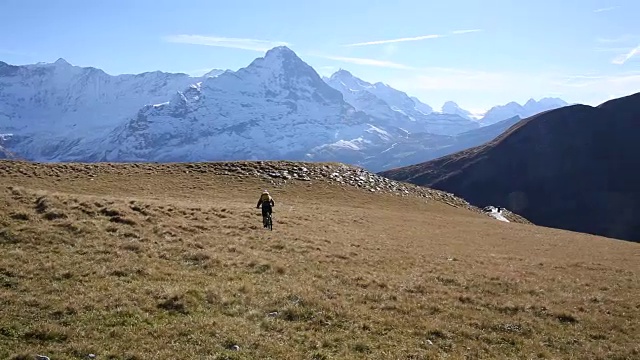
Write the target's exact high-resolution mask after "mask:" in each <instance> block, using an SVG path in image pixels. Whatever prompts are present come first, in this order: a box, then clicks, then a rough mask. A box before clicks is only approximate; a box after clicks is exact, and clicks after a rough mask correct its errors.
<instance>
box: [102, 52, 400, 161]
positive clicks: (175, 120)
mask: <svg viewBox="0 0 640 360" xmlns="http://www.w3.org/2000/svg"><path fill="white" fill-rule="evenodd" d="M373 122H374V119H372V118H371V117H370V116H368V115H366V114H365V113H363V112H359V111H357V110H356V109H354V108H353V107H352V106H351V105H349V104H347V103H346V102H345V101H344V100H343V97H342V94H340V92H338V91H337V90H335V89H333V88H331V87H330V86H328V85H327V84H326V83H325V82H324V81H323V80H322V79H321V78H320V76H319V75H318V74H317V73H316V72H315V70H314V69H313V68H312V67H311V66H309V65H307V64H306V63H305V62H303V61H302V60H301V59H300V58H298V56H297V55H296V54H295V53H294V52H293V51H291V50H290V49H288V48H287V47H284V46H281V47H276V48H274V49H271V50H269V51H268V52H267V53H266V54H265V56H264V57H261V58H258V59H256V60H254V61H253V62H252V63H251V64H250V65H248V66H247V67H245V68H242V69H240V70H238V71H236V72H234V73H223V74H220V75H218V76H217V77H210V78H206V79H204V80H202V81H200V82H198V83H196V84H193V85H191V86H190V87H189V88H188V89H187V90H185V91H181V92H178V93H177V94H176V95H175V96H173V98H172V99H171V100H170V101H169V102H167V103H163V104H158V105H148V106H145V107H144V108H142V109H141V110H140V111H139V112H138V114H137V116H135V117H134V118H133V119H131V120H130V121H128V122H127V123H125V124H123V125H121V126H119V127H118V128H117V129H115V130H114V131H113V132H112V133H111V134H110V135H109V136H108V137H107V139H105V140H104V141H102V142H101V143H100V144H99V145H98V146H96V147H95V149H97V151H94V152H93V154H92V158H93V159H94V160H108V161H142V160H146V161H148V160H153V161H202V160H222V159H225V160H235V159H304V158H306V157H308V155H307V154H309V156H312V155H313V149H314V148H319V149H320V148H322V149H323V150H325V153H324V156H325V157H330V158H331V159H332V160H333V159H335V157H334V156H333V154H334V152H331V153H326V150H327V147H330V148H332V149H334V150H335V151H340V150H347V151H357V152H362V151H366V150H367V148H368V147H370V146H373V147H376V146H380V144H383V143H386V142H389V141H392V138H393V137H394V136H398V134H397V133H396V134H392V133H390V132H388V131H387V130H384V129H381V128H378V127H376V126H375V125H373V124H372V123H373ZM310 153H311V154H310Z"/></svg>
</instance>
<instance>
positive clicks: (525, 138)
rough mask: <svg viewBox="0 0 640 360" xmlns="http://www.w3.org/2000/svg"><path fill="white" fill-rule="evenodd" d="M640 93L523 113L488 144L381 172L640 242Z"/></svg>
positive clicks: (537, 218)
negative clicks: (526, 115) (594, 104)
mask: <svg viewBox="0 0 640 360" xmlns="http://www.w3.org/2000/svg"><path fill="white" fill-rule="evenodd" d="M639 140H640V93H637V94H634V95H630V96H627V97H623V98H619V99H615V100H611V101H607V102H605V103H603V104H602V105H600V106H598V107H591V106H585V105H571V106H566V107H563V108H561V109H556V110H551V111H547V112H544V113H541V114H538V115H535V116H532V117H529V118H527V119H524V120H522V121H520V122H518V123H517V124H515V125H513V126H512V127H511V128H509V129H508V130H507V131H506V132H505V133H504V134H502V135H500V136H499V137H498V138H496V139H495V140H493V141H490V142H488V143H486V144H484V145H482V146H478V147H474V148H471V149H467V150H464V151H461V152H457V153H454V154H451V155H448V156H445V157H442V158H439V159H436V160H433V161H430V162H426V163H420V164H416V165H412V166H407V167H402V168H397V169H393V170H389V171H385V172H382V173H381V174H382V175H384V176H386V177H389V178H392V179H395V180H403V181H409V182H412V183H415V184H418V185H425V186H428V187H432V188H436V189H441V190H445V191H449V192H452V193H454V194H456V195H457V196H460V197H462V198H464V199H466V200H468V201H469V202H471V203H472V204H474V205H476V206H486V205H494V206H502V207H506V208H508V209H510V210H512V211H514V212H516V213H518V214H521V215H523V216H524V217H526V218H527V219H529V220H531V221H532V222H534V223H536V224H538V225H543V226H549V227H555V228H562V229H568V230H574V231H579V232H586V233H592V234H598V235H603V236H608V237H612V238H619V239H625V240H632V241H640V221H639V219H640V156H638V154H640V142H639Z"/></svg>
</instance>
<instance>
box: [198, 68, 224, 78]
mask: <svg viewBox="0 0 640 360" xmlns="http://www.w3.org/2000/svg"><path fill="white" fill-rule="evenodd" d="M224 72H225V70H220V69H213V70H211V71H209V72H208V73H206V74H204V75H202V77H205V78H209V77H216V76H218V75H220V74H222V73H224Z"/></svg>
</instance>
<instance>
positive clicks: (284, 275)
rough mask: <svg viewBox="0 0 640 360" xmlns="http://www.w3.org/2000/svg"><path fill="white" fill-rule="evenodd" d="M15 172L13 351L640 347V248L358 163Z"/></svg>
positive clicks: (239, 354)
mask: <svg viewBox="0 0 640 360" xmlns="http://www.w3.org/2000/svg"><path fill="white" fill-rule="evenodd" d="M0 184H1V185H0V253H1V254H2V256H0V304H2V306H0V359H11V360H20V359H33V358H34V355H35V354H41V355H46V356H49V357H50V358H51V359H54V360H56V359H83V358H87V355H88V354H95V357H96V358H97V359H236V360H242V359H283V360H289V359H408V358H411V359H442V358H450V359H497V358H500V359H502V358H508V359H532V358H539V359H564V358H576V359H578V358H579V359H605V358H606V359H631V358H637V357H638V354H640V346H639V345H638V342H637V334H638V332H639V331H640V327H639V325H638V324H640V321H639V320H640V306H638V298H637V294H638V293H639V292H640V283H638V281H637V279H638V273H639V272H640V263H638V261H637V255H636V253H635V252H637V246H636V244H631V243H626V242H621V241H613V240H609V239H604V238H600V237H595V236H589V235H584V234H576V233H571V232H566V231H562V230H556V229H548V228H540V227H536V226H532V225H526V224H515V223H505V222H501V221H497V220H495V219H492V218H490V217H489V216H486V215H483V214H480V213H478V212H475V211H470V210H473V209H469V208H467V207H466V205H465V203H464V201H462V200H460V199H457V198H455V197H453V196H451V195H448V194H445V193H443V192H440V191H432V190H429V189H424V188H422V189H420V188H418V187H416V186H412V185H405V184H399V183H395V182H393V181H390V180H386V181H385V179H379V178H378V177H375V176H373V175H371V174H368V173H366V172H364V171H362V170H359V169H356V168H353V167H346V166H342V165H339V164H309V163H304V164H303V163H289V162H278V163H275V162H264V163H260V162H245V163H215V164H209V163H199V164H47V165H42V164H31V163H25V162H14V161H0ZM264 188H268V189H269V190H271V193H272V195H273V196H274V199H275V201H276V207H275V209H274V211H275V212H274V220H275V227H274V230H273V231H268V230H265V229H263V228H262V227H261V226H260V215H259V214H260V211H259V210H257V209H256V208H255V204H256V201H257V197H258V196H259V194H260V193H261V191H262V189H264ZM372 189H373V190H374V191H372Z"/></svg>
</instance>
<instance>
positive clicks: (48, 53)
mask: <svg viewBox="0 0 640 360" xmlns="http://www.w3.org/2000/svg"><path fill="white" fill-rule="evenodd" d="M638 14H640V1H637V0H612V1H608V0H598V1H596V0H556V1H553V0H541V1H527V2H525V1H520V0H464V1H463V0H447V1H427V0H414V1H407V0H404V1H403V0H395V1H390V0H363V1H360V0H357V1H356V0H341V1H336V0H326V1H322V2H319V1H318V2H311V1H299V0H298V1H293V0H291V1H289V0H286V1H285V0H270V1H265V0H260V1H258V0H252V1H242V0H237V1H235V2H234V3H232V2H223V1H204V0H190V1H185V2H181V1H176V0H172V1H165V0H126V1H125V0H110V1H87V0H82V1H81V0H58V1H51V0H41V1H35V0H2V10H1V11H0V60H2V61H5V62H8V63H11V64H27V63H35V62H40V61H46V62H51V61H55V60H56V59H57V58H59V57H63V58H65V59H66V60H67V61H69V62H70V63H72V64H74V65H80V66H94V67H98V68H101V69H103V70H105V71H106V72H108V73H110V74H120V73H138V72H144V71H153V70H162V71H171V72H187V73H191V74H202V73H204V72H205V71H206V70H209V69H212V68H222V69H232V70H236V69H238V68H240V67H244V66H246V65H247V64H248V63H250V62H251V61H252V60H253V59H254V58H256V57H259V56H262V55H263V53H264V51H265V50H266V49H268V48H270V47H273V46H277V45H280V44H286V45H287V46H289V47H290V48H291V49H293V50H294V51H296V52H297V53H298V55H299V56H300V57H301V58H302V59H303V60H304V61H306V62H307V63H309V64H310V65H312V66H313V67H314V68H316V70H317V71H318V72H319V73H320V74H322V75H329V74H331V73H332V72H333V71H335V70H337V69H339V68H344V69H347V70H349V71H351V72H352V73H353V74H354V75H356V76H359V77H361V78H363V79H364V80H367V81H370V82H377V81H382V82H385V83H388V84H390V85H391V86H394V87H396V88H398V89H401V90H403V91H406V92H407V93H409V94H410V95H415V96H417V97H419V98H420V99H421V100H423V101H424V102H426V103H428V104H430V105H432V106H434V107H436V108H439V107H440V106H441V105H442V103H443V102H444V101H446V100H454V101H457V102H458V103H459V104H460V105H461V106H462V107H464V108H467V109H470V110H474V111H480V110H483V109H487V108H489V107H491V106H493V105H496V104H502V103H506V102H509V101H518V102H520V103H523V102H524V101H526V100H527V99H529V98H531V97H533V98H536V99H538V98H540V97H544V96H558V97H562V98H563V99H565V100H567V101H569V102H580V103H587V104H598V103H600V102H602V101H606V100H607V99H610V98H612V97H618V96H623V95H627V94H631V93H634V92H638V91H640V20H638V19H639V18H638Z"/></svg>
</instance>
